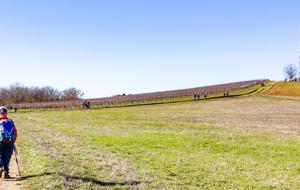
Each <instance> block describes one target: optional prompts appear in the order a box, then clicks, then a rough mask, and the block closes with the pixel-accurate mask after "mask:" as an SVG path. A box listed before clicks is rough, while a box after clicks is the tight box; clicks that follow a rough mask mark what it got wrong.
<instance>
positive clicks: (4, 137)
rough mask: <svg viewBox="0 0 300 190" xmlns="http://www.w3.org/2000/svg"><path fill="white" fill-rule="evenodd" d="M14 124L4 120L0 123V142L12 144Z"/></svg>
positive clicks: (14, 137)
mask: <svg viewBox="0 0 300 190" xmlns="http://www.w3.org/2000/svg"><path fill="white" fill-rule="evenodd" d="M14 128H15V125H14V122H13V121H12V120H10V119H5V120H3V121H2V122H1V138H0V142H3V143H13V142H15V139H16V134H15V130H14Z"/></svg>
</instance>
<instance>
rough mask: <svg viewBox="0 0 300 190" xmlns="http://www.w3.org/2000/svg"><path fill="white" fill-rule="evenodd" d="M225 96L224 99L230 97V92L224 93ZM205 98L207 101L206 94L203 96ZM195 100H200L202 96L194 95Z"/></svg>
mask: <svg viewBox="0 0 300 190" xmlns="http://www.w3.org/2000/svg"><path fill="white" fill-rule="evenodd" d="M223 96H224V97H228V96H229V93H228V92H224V93H223ZM203 98H204V99H206V94H205V93H204V94H203ZM194 100H200V94H194Z"/></svg>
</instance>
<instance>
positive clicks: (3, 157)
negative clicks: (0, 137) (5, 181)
mask: <svg viewBox="0 0 300 190" xmlns="http://www.w3.org/2000/svg"><path fill="white" fill-rule="evenodd" d="M13 151H14V143H1V142H0V167H4V171H5V172H6V173H9V162H10V158H11V155H12V154H13Z"/></svg>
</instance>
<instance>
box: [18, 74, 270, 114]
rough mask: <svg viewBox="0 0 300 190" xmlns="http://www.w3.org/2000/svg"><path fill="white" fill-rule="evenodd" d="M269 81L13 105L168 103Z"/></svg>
mask: <svg viewBox="0 0 300 190" xmlns="http://www.w3.org/2000/svg"><path fill="white" fill-rule="evenodd" d="M266 81H269V80H268V79H259V80H250V81H242V82H234V83H227V84H219V85H212V86H204V87H197V88H189V89H181V90H172V91H162V92H152V93H144V94H130V95H120V96H113V97H107V98H96V99H78V100H70V101H53V102H33V103H19V104H14V106H17V107H18V108H20V109H49V108H50V109H53V108H76V107H77V108H78V107H80V104H81V103H83V102H84V101H90V102H91V106H92V107H103V106H116V105H117V106H119V105H128V104H143V103H149V102H168V101H172V102H174V101H176V100H180V101H182V100H187V99H193V98H192V97H193V96H194V95H195V94H199V96H202V97H203V95H204V94H206V95H207V96H215V95H219V96H222V95H223V93H224V92H230V94H231V92H234V91H239V90H245V89H246V90H247V89H250V88H251V87H254V86H257V85H258V84H259V83H261V82H266Z"/></svg>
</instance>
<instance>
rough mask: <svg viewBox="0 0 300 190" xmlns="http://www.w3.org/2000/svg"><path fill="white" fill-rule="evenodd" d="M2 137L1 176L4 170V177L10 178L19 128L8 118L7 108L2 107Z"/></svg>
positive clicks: (0, 120) (0, 141)
mask: <svg viewBox="0 0 300 190" xmlns="http://www.w3.org/2000/svg"><path fill="white" fill-rule="evenodd" d="M0 123H1V130H2V133H1V139H0V178H1V177H2V173H3V172H4V179H8V178H10V175H9V162H10V158H11V155H12V154H13V150H14V142H15V141H16V140H17V129H16V127H15V125H14V122H13V121H12V120H11V119H8V118H7V108H6V107H5V106H1V107H0Z"/></svg>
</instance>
